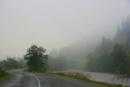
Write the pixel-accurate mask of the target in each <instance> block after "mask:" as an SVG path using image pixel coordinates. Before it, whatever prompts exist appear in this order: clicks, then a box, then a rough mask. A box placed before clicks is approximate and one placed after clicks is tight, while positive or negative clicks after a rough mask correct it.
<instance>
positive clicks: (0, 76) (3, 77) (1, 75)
mask: <svg viewBox="0 0 130 87" xmlns="http://www.w3.org/2000/svg"><path fill="white" fill-rule="evenodd" d="M9 78H10V74H9V73H7V72H5V71H3V70H0V80H9Z"/></svg>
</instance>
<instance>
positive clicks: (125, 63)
mask: <svg viewBox="0 0 130 87" xmlns="http://www.w3.org/2000/svg"><path fill="white" fill-rule="evenodd" d="M88 58H89V61H88V63H87V70H90V71H98V72H110V73H119V74H130V19H129V18H128V19H127V20H126V22H124V23H123V25H122V27H121V28H120V29H118V31H117V33H116V35H115V37H114V38H113V39H112V40H109V39H103V40H102V43H101V44H100V45H99V46H98V47H97V48H96V49H95V51H94V52H92V53H90V54H89V55H88Z"/></svg>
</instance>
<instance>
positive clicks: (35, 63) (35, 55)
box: [24, 45, 48, 72]
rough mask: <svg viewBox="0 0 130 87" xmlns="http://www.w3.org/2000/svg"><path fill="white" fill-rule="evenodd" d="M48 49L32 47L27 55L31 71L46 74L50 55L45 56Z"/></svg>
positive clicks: (26, 58)
mask: <svg viewBox="0 0 130 87" xmlns="http://www.w3.org/2000/svg"><path fill="white" fill-rule="evenodd" d="M45 52H46V49H44V48H42V47H38V46H36V45H32V46H31V47H30V48H29V49H28V50H27V54H26V55H25V57H24V58H25V60H27V66H28V68H29V71H33V72H44V71H46V69H47V59H48V55H46V54H45Z"/></svg>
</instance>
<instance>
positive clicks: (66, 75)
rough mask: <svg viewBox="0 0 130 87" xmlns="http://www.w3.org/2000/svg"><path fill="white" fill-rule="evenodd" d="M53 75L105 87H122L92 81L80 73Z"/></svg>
mask: <svg viewBox="0 0 130 87" xmlns="http://www.w3.org/2000/svg"><path fill="white" fill-rule="evenodd" d="M52 74H55V75H59V76H65V77H69V78H74V79H78V80H83V81H87V82H90V83H94V84H98V85H102V86H105V87H122V86H121V85H112V84H108V83H104V82H97V81H92V80H90V79H88V77H89V75H87V76H86V75H84V74H81V73H79V72H55V73H52Z"/></svg>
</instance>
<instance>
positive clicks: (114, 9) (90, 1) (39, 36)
mask: <svg viewBox="0 0 130 87" xmlns="http://www.w3.org/2000/svg"><path fill="white" fill-rule="evenodd" d="M129 13H130V4H129V0H0V58H3V57H6V56H22V55H23V54H24V53H25V52H26V49H27V48H28V47H29V46H30V45H32V44H37V45H41V46H43V47H45V48H47V49H48V50H51V49H54V48H62V47H65V46H68V45H69V44H71V43H74V42H76V41H78V40H80V39H85V40H89V39H94V38H101V37H102V36H112V35H113V34H114V33H115V30H116V27H117V26H118V25H119V24H120V23H121V21H122V20H124V19H125V18H126V16H128V14H129Z"/></svg>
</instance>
